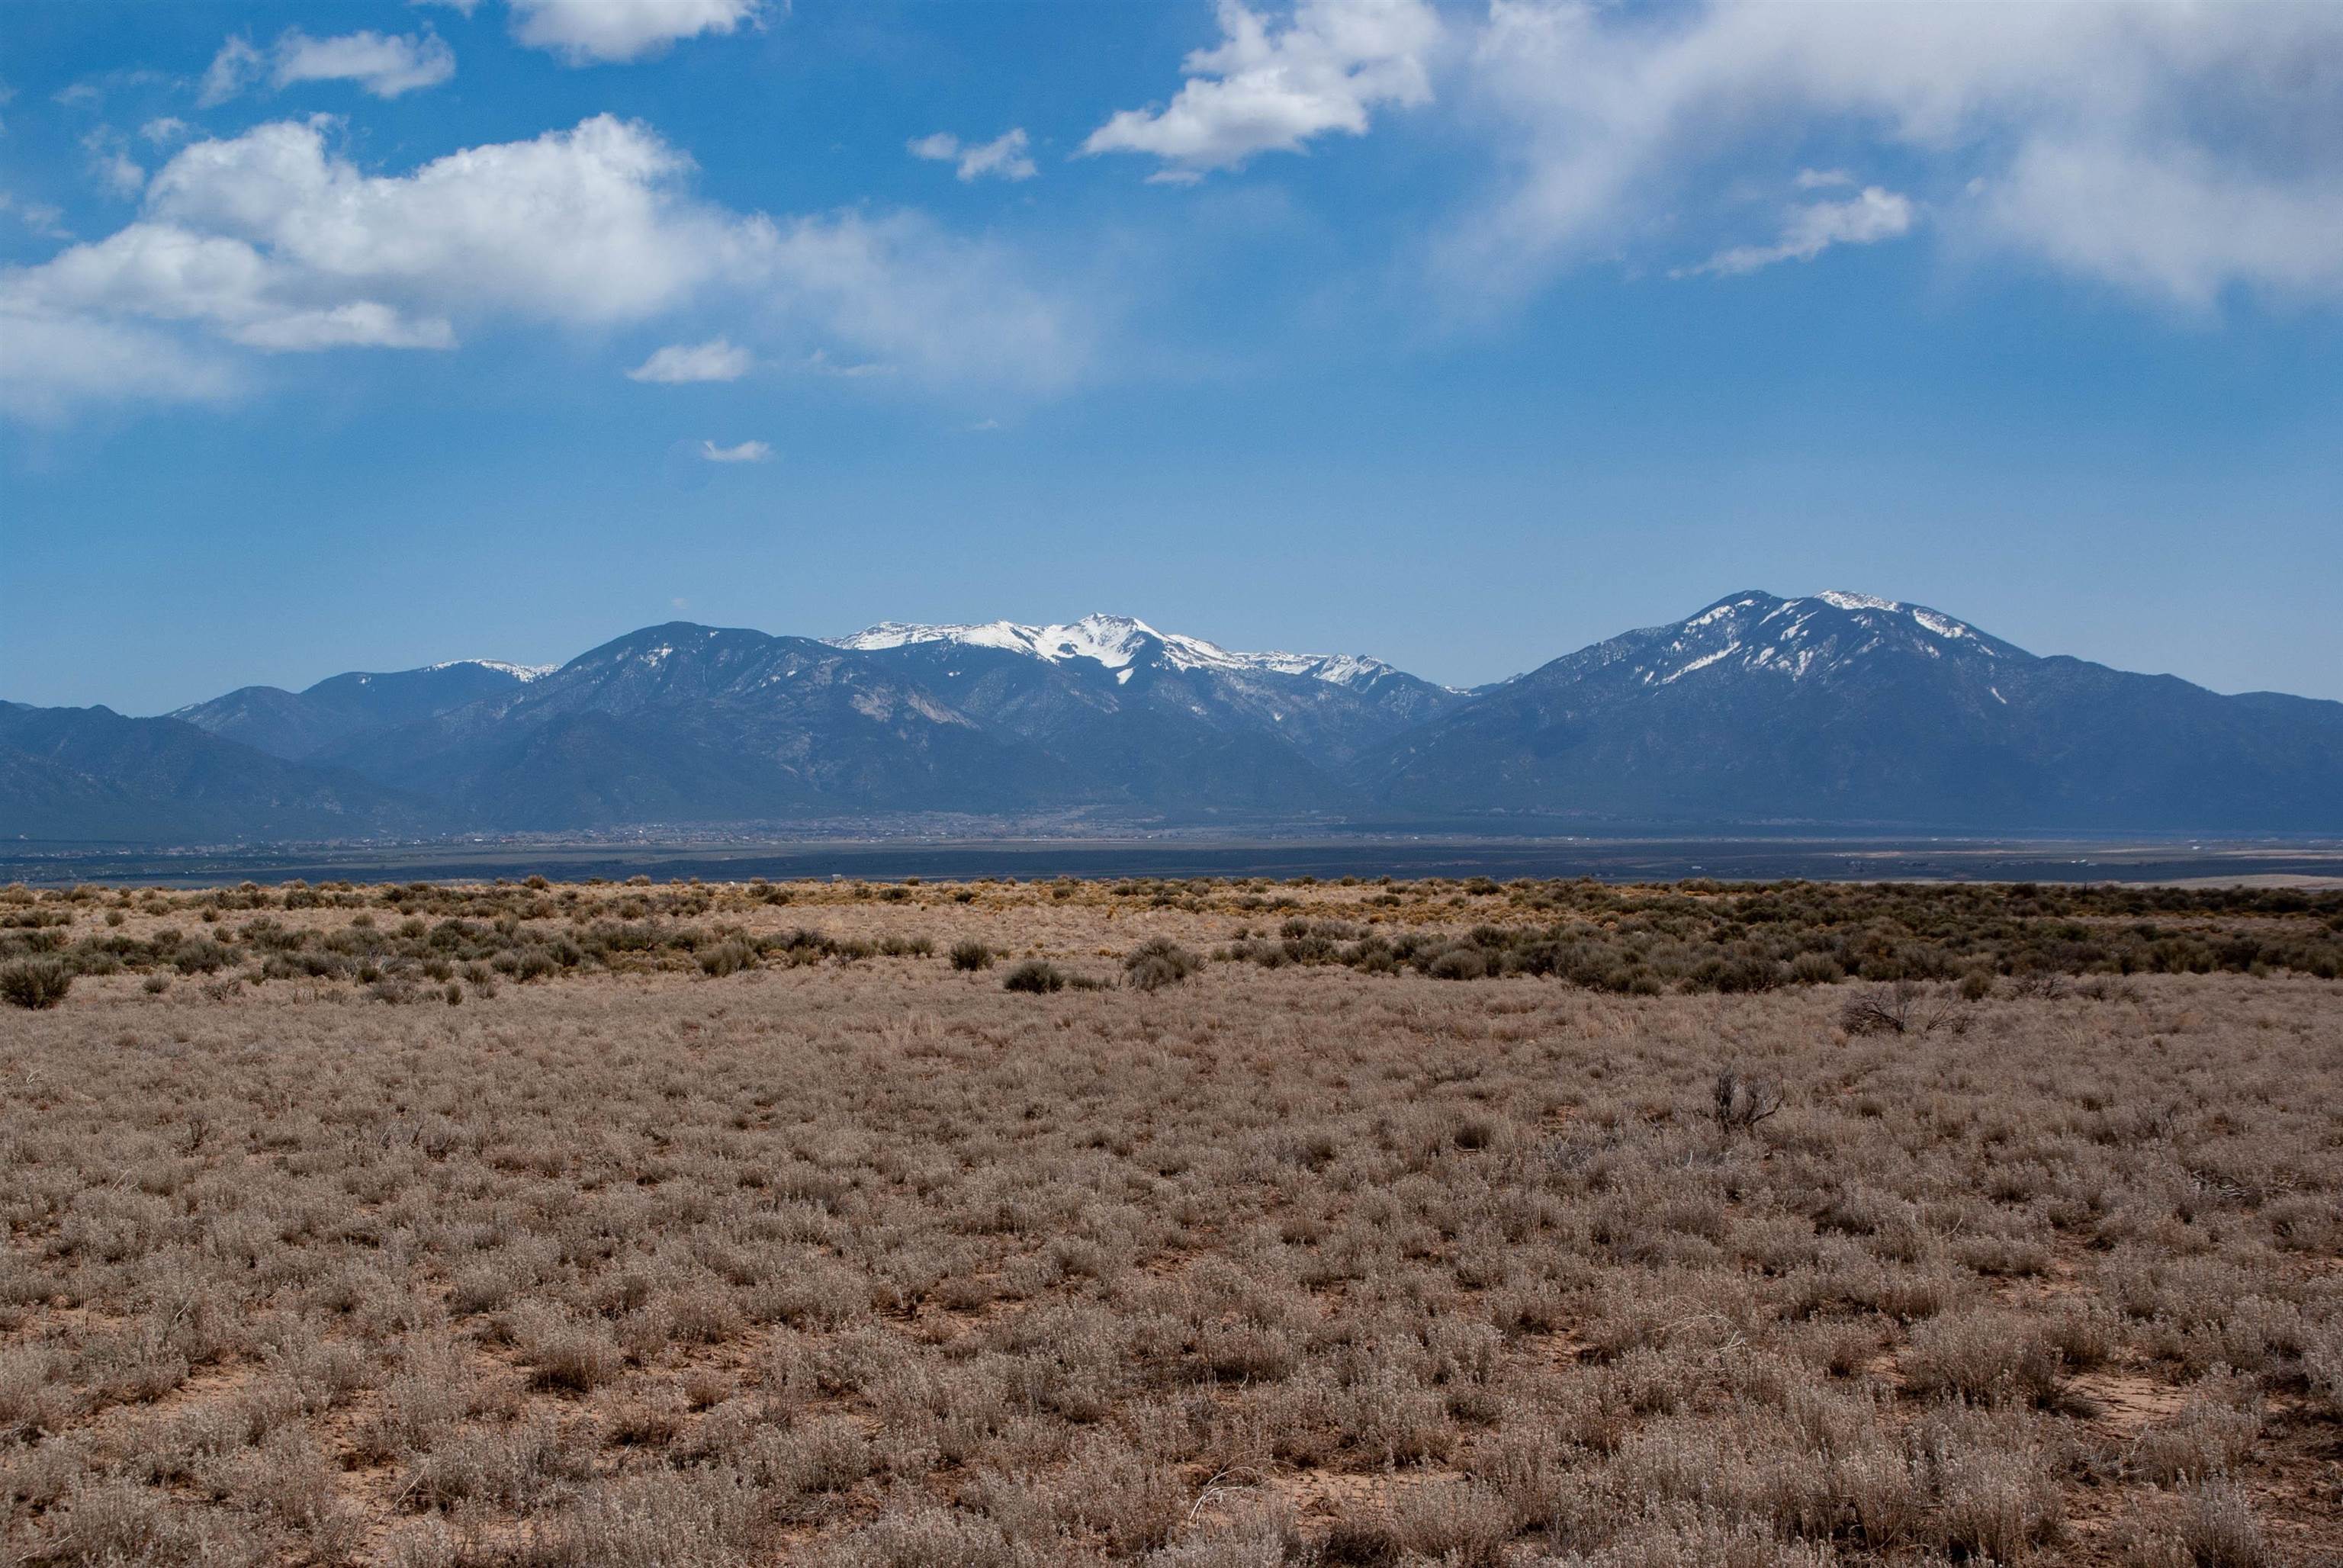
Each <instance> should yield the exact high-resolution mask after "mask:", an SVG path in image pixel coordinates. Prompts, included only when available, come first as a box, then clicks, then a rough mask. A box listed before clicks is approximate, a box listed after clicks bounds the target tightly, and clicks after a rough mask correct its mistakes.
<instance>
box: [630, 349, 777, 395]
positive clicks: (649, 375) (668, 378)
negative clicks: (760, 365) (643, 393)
mask: <svg viewBox="0 0 2343 1568" xmlns="http://www.w3.org/2000/svg"><path fill="white" fill-rule="evenodd" d="M750 364H751V360H750V358H749V351H748V350H747V349H745V348H740V347H735V346H734V345H733V344H731V343H730V342H729V341H728V340H726V339H724V338H721V337H711V338H709V340H708V341H707V342H705V343H671V344H669V345H668V346H667V347H665V348H662V349H660V350H659V352H658V353H656V354H654V355H652V356H651V357H649V359H646V360H644V361H643V362H642V363H641V364H640V365H638V366H636V367H634V368H633V369H632V370H629V371H628V372H627V379H628V380H629V381H655V382H659V383H660V384H662V385H665V386H676V385H679V384H680V383H683V382H687V381H738V380H739V379H740V377H743V376H746V375H747V374H748V373H749V365H750Z"/></svg>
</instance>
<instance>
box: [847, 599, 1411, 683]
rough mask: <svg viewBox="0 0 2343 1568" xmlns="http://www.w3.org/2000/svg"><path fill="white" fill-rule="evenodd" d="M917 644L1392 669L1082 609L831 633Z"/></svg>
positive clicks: (1361, 679) (1340, 679)
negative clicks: (1050, 620)
mask: <svg viewBox="0 0 2343 1568" xmlns="http://www.w3.org/2000/svg"><path fill="white" fill-rule="evenodd" d="M919 642H956V643H962V644H965V645H967V646H969V647H971V648H1004V649H1006V650H1008V651H1009V652H1011V653H1021V654H1025V655H1027V656H1029V657H1031V658H1039V659H1045V660H1047V661H1049V662H1050V663H1052V664H1056V663H1061V662H1062V661H1064V660H1067V659H1081V658H1086V659H1090V660H1091V661H1093V662H1095V663H1097V664H1100V665H1102V666H1104V667H1105V668H1108V669H1114V670H1121V669H1127V668H1129V667H1130V666H1131V664H1132V662H1133V661H1134V660H1136V659H1138V658H1141V656H1143V655H1144V654H1145V653H1146V652H1147V651H1148V648H1149V645H1150V644H1152V645H1154V647H1156V648H1160V649H1161V659H1162V662H1163V663H1165V664H1166V665H1169V666H1170V667H1171V668H1174V669H1227V670H1266V671H1269V672H1271V673H1273V674H1278V675H1306V676H1309V677H1312V678H1314V679H1318V680H1323V681H1327V682H1330V683H1331V684H1332V685H1336V686H1349V687H1357V686H1365V685H1368V684H1370V683H1372V682H1373V681H1374V680H1376V679H1378V678H1381V677H1383V676H1385V675H1388V674H1391V673H1393V668H1392V667H1391V666H1390V665H1388V664H1385V663H1383V661H1382V660H1381V659H1376V658H1366V657H1365V656H1364V655H1361V654H1342V653H1336V654H1328V653H1283V652H1276V651H1271V652H1265V653H1241V652H1238V651H1236V650H1234V649H1232V648H1222V646H1221V645H1220V644H1218V643H1216V642H1207V641H1205V640H1204V639H1203V638H1201V637H1187V636H1183V635H1182V634H1181V633H1179V632H1176V631H1158V630H1156V629H1155V628H1153V627H1151V626H1150V625H1148V624H1147V623H1146V622H1145V621H1143V620H1139V619H1136V618H1132V617H1131V616H1127V615H1086V616H1084V617H1082V618H1081V619H1080V620H1077V621H1072V622H1069V623H1067V624H1064V625H1058V626H1026V625H1024V624H1022V623H1021V622H1018V621H1011V620H994V621H986V622H983V623H982V624H960V625H951V626H922V625H914V624H911V623H909V622H905V621H895V620H887V621H880V623H879V624H878V625H877V626H873V627H866V628H863V629H862V630H860V631H858V632H855V633H852V634H851V635H850V636H847V637H838V638H830V646H831V647H833V648H858V649H864V650H869V649H874V648H901V647H904V646H906V645H907V644H910V643H919Z"/></svg>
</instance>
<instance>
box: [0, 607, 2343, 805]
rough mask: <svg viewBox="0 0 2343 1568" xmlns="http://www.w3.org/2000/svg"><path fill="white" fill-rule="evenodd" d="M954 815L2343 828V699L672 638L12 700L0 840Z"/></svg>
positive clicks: (1929, 616)
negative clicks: (228, 686)
mask: <svg viewBox="0 0 2343 1568" xmlns="http://www.w3.org/2000/svg"><path fill="white" fill-rule="evenodd" d="M902 815H949V816H950V817H954V818H977V819H1004V820H1017V819H1022V820H1032V819H1041V818H1047V819H1051V820H1053V821H1057V822H1060V823H1071V824H1076V825H1079V824H1081V823H1085V822H1087V823H1091V824H1093V825H1097V826H1101V827H1105V826H1118V827H1129V826H1136V825H1141V824H1162V825H1177V826H1210V825H1220V826H1222V827H1224V828H1226V829H1230V830H1232V831H1242V830H1253V829H1269V828H1277V827H1294V826H1303V825H1318V826H1342V825H1351V826H1360V827H1370V826H1383V827H1401V826H1406V827H1411V828H1415V829H1433V828H1437V829H1443V830H1454V831H1474V830H1479V831H1486V832H1503V833H1524V832H1539V831H1573V830H1586V829H1602V828H1605V827H1614V828H1629V827H1659V826H1665V827H1670V828H1674V829H1690V828H1708V829H1718V828H1730V827H1734V826H1754V825H1759V824H1764V825H1769V826H1780V827H1803V828H1809V829H1816V830H1828V829H1867V830H1906V831H1910V830H1953V831H1960V830H1971V831H1995V832H2009V831H2024V830H2031V829H2046V830H2072V831H2092V830H2109V831H2143V830H2177V831H2189V832H2217V831H2310V832H2319V831H2334V830H2343V703H2336V702H2328V701H2319V700H2314V699H2306V698H2298V697H2286V696H2280V695H2278V694H2274V693H2248V694H2247V695H2244V696H2237V697H2225V696H2221V695H2218V694H2216V693H2214V692H2210V691H2207V690H2206V689H2203V688H2200V687H2196V686H2192V685H2189V684H2188V683H2187V682H2186V681H2182V680H2178V679H2176V678H2172V677H2169V676H2148V675H2136V674H2131V673H2127V672H2125V671H2121V670H2116V669H2111V668H2107V667H2106V666H2103V665H2097V664H2092V663H2088V662H2087V661H2084V660H2081V659H2076V658H2063V657H2052V658H2040V657H2036V656H2035V655H2033V654H2030V653H2028V652H2026V650H2025V649H2023V648H2017V647H2016V646H2015V645H2013V644H2011V643H2008V642H2006V641H2004V640H2002V639H2000V638H1996V637H1993V636H1990V635H1989V634H1987V633H1986V632H1983V631H1981V630H1979V629H1977V628H1975V627H1973V626H1970V625H1968V624H1967V623H1966V622H1964V621H1961V620H1958V619H1956V618H1953V617H1951V616H1948V615H1946V614H1943V613H1941V612H1939V611H1936V610H1934V609H1930V608H1926V607H1925V606H1920V605H1911V604H1904V603H1899V602H1896V601H1895V600H1891V599H1885V598H1874V597H1871V596H1868V595H1863V594H1853V593H1843V592H1830V593H1823V594H1817V595H1814V596H1811V597H1806V598H1787V599H1785V598H1775V597H1774V596H1772V595H1770V594H1765V593H1760V592H1755V591H1750V592H1745V593H1738V594H1734V595H1730V596H1728V597H1727V598H1723V599H1719V600H1717V601H1716V602H1715V603H1714V604H1712V605H1709V606H1708V607H1706V608H1704V609H1702V610H1701V611H1700V612H1699V613H1697V614H1695V615H1693V616H1691V617H1689V618H1685V619H1684V620H1682V621H1679V622H1674V623H1672V624H1669V625H1665V626H1659V627H1651V628H1644V629H1641V630H1637V631H1631V632H1627V633H1624V634H1623V635H1621V636H1619V637H1615V638H1610V639H1609V640H1607V641H1604V642H1600V643H1596V644H1594V646H1592V647H1589V648H1582V649H1580V650H1578V651H1577V652H1575V653H1572V654H1568V655H1565V656H1564V657H1563V658H1556V659H1554V661H1553V662H1551V663H1549V664H1546V665H1544V666H1542V667H1540V668H1536V669H1534V670H1531V671H1530V672H1528V673H1527V674H1525V675H1521V676H1517V677H1515V678H1513V679H1510V680H1506V681H1502V682H1498V683H1496V684H1494V685H1492V686H1486V687H1481V688H1477V689H1471V690H1461V689H1453V688H1449V687H1443V686H1440V685H1436V684H1434V683H1433V682H1431V681H1427V680H1423V679H1421V678H1417V677H1415V676H1413V675H1410V674H1408V673H1407V672H1405V671H1403V670H1401V669H1398V668H1393V666H1391V665H1389V664H1386V663H1383V661H1381V660H1378V659H1374V658H1365V657H1363V656H1355V655H1312V654H1288V653H1243V652H1237V651H1233V650H1231V649H1228V648H1221V647H1219V646H1217V645H1215V644H1213V643H1211V642H1207V641H1204V640H1202V639H1201V638H1191V637H1183V636H1180V635H1178V634H1175V633H1168V632H1161V631H1158V630H1156V629H1155V628H1152V627H1150V626H1148V625H1147V624H1146V623H1144V622H1142V621H1138V620H1133V619H1131V618H1126V617H1119V616H1102V615H1093V616H1089V617H1086V618H1083V619H1081V620H1079V621H1074V622H1071V623H1070V624H1066V625H1059V626H1025V625H1020V624H1016V623H1012V622H1008V621H995V622H991V623H989V624H982V625H957V626H920V625H906V624H900V623H895V622H888V623H882V624H880V625H878V626H874V627H871V628H868V629H866V630H863V631H860V632H857V633H854V634H853V635H851V636H848V637H841V638H830V639H818V638H800V637H776V636H769V635H767V634H766V633H763V632H758V631H749V630H742V629H737V628H715V627H705V626H696V625H691V624H689V623H685V622H675V623H670V624H669V625H665V626H657V627H649V628H644V629H642V630H640V631H636V632H632V633H629V634H628V635H627V636H625V637H622V638H618V639H616V640H615V641H611V642H608V643H605V644H603V645H602V646H601V647H599V648H593V649H590V650H588V652H586V653H583V654H580V655H579V656H578V658H573V659H571V660H570V661H569V662H568V663H567V664H564V665H561V666H559V667H558V668H533V667H528V666H522V665H513V664H501V663H497V662H494V661H488V660H478V659H472V660H458V661H454V662H450V663H446V664H439V665H434V666H431V667H429V668H423V669H414V670H406V671H400V672H397V673H390V674H357V673H354V674H348V675H339V676H336V677H334V678H331V679H328V680H325V681H321V682H319V683H318V684H317V685H315V686H312V687H309V688H308V689H306V690H302V691H298V692H294V691H286V690H283V689H277V688H274V687H258V686H256V687H244V688H241V689H237V690H235V691H232V692H229V693H227V694H226V695H225V696H222V697H218V698H215V699H211V700H210V701H207V702H202V703H197V704H196V705H194V706H193V707H189V708H185V709H179V710H177V711H176V712H175V713H172V714H168V715H166V716H163V717H160V718H155V719H127V718H124V717H122V716H120V715H117V714H116V713H114V712H112V711H110V710H108V709H104V708H92V709H34V708H27V707H25V706H23V705H21V704H15V703H0V836H5V837H9V838H21V839H45V840H127V841H136V842H153V843H173V844H188V843H229V842H255V841H291V840H315V839H365V838H380V837H428V836H433V835H439V834H449V833H458V832H470V833H479V832H491V833H496V832H523V831H526V832H545V833H560V832H564V831H586V830H598V829H611V828H619V827H627V826H635V825H660V826H681V825H686V824H694V823H699V824H712V823H726V824H738V825H743V826H746V825H763V826H771V827H776V828H780V827H786V826H788V825H789V824H793V823H795V824H805V823H811V822H824V823H838V822H840V821H845V820H851V819H858V818H862V819H867V818H875V817H894V816H902Z"/></svg>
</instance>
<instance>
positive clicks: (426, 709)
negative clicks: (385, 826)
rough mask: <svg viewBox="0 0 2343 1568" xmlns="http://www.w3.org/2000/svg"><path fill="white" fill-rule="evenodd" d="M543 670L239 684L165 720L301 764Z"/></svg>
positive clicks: (443, 670)
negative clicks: (297, 687)
mask: <svg viewBox="0 0 2343 1568" xmlns="http://www.w3.org/2000/svg"><path fill="white" fill-rule="evenodd" d="M546 673H547V671H545V670H543V669H537V668H530V667H528V666H527V665H518V664H500V663H498V662H497V661H496V660H494V659H486V658H459V659H456V660H453V661H452V662H449V663H447V664H434V665H428V666H426V667H425V668H421V669H402V670H396V671H392V672H389V673H372V672H360V671H355V670H354V671H352V672H351V673H349V674H347V675H337V676H333V677H331V678H327V679H325V680H321V681H319V682H317V685H315V686H312V687H308V688H307V689H303V690H301V691H297V692H296V691H287V690H286V689H283V688H282V687H276V686H245V687H239V688H237V689H236V690H234V691H231V692H229V693H227V694H226V696H224V697H215V698H213V699H211V700H210V701H208V702H198V703H196V704H194V705H192V706H190V707H186V708H182V709H176V711H174V712H172V713H170V714H168V715H166V717H168V718H172V719H182V720H184V721H185V722H186V723H189V724H192V725H194V726H196V728H197V729H203V730H206V731H208V732H210V733H211V734H214V735H217V736H219V737H221V738H222V739H228V740H238V741H242V742H243V743H244V744H245V745H246V746H250V747H254V748H256V749H259V750H262V751H266V752H267V753H268V754H269V755H270V756H272V757H283V758H287V759H292V760H296V761H297V760H299V759H302V758H305V757H310V756H314V755H316V754H317V752H318V751H321V750H323V749H325V748H326V747H327V746H330V745H332V744H333V743H334V742H335V741H337V740H340V739H344V738H345V737H347V736H351V735H355V734H357V733H358V732H360V731H361V730H367V729H384V728H387V727H388V726H391V725H396V724H409V723H413V722H414V721H415V720H417V719H428V718H430V717H431V716H433V715H435V714H439V713H445V712H447V711H448V710H449V709H456V708H461V707H463V706H464V705H465V704H466V703H468V702H477V701H478V700H479V699H482V698H484V697H493V696H498V695H500V694H503V693H507V692H510V691H513V690H515V689H518V688H519V687H521V686H524V685H526V684H528V682H529V681H532V680H535V679H536V678H538V677H539V676H541V675H544V674H546Z"/></svg>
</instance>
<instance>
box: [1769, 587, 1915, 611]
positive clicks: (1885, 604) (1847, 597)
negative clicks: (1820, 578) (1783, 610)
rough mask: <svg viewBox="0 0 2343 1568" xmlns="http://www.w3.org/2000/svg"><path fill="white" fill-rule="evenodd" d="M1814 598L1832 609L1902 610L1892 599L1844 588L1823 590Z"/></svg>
mask: <svg viewBox="0 0 2343 1568" xmlns="http://www.w3.org/2000/svg"><path fill="white" fill-rule="evenodd" d="M1815 598H1818V599H1820V600H1822V601H1823V603H1825V604H1826V605H1828V606H1830V607H1831V608H1833V609H1884V610H1900V609H1902V608H1904V607H1903V606H1902V605H1901V604H1899V603H1897V602H1896V600H1894V599H1892V598H1880V597H1879V596H1878V595H1877V594H1869V593H1848V592H1847V591H1846V590H1845V589H1844V588H1825V589H1824V590H1823V591H1822V592H1820V593H1818V594H1816V595H1815ZM1792 602H1793V603H1795V602H1796V601H1795V600H1793V601H1792Z"/></svg>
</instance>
